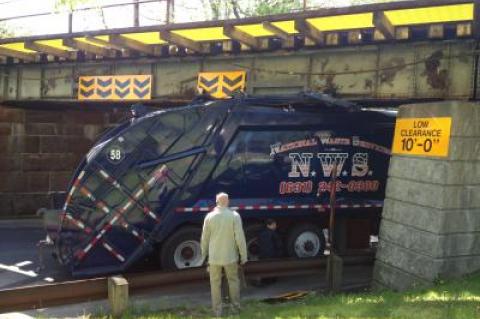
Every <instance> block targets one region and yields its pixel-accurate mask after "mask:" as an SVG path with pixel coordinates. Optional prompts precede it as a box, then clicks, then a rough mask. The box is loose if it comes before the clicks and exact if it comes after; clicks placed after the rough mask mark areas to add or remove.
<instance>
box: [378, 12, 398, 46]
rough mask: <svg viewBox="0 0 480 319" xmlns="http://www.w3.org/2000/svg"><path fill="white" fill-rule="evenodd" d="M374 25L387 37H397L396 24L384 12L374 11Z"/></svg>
mask: <svg viewBox="0 0 480 319" xmlns="http://www.w3.org/2000/svg"><path fill="white" fill-rule="evenodd" d="M373 25H374V26H375V27H376V28H377V30H378V31H380V32H381V33H382V34H383V36H384V37H385V39H389V40H391V39H394V38H395V26H394V25H393V24H392V23H391V22H390V20H389V19H388V17H387V16H386V15H385V13H384V12H381V11H378V12H374V13H373Z"/></svg>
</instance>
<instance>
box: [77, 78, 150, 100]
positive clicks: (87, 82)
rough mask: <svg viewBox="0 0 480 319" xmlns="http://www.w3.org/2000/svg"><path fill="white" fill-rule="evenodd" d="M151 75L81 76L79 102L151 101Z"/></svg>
mask: <svg viewBox="0 0 480 319" xmlns="http://www.w3.org/2000/svg"><path fill="white" fill-rule="evenodd" d="M151 98H152V76H151V75H106V76H81V77H80V78H79V80H78V99H79V100H150V99H151Z"/></svg>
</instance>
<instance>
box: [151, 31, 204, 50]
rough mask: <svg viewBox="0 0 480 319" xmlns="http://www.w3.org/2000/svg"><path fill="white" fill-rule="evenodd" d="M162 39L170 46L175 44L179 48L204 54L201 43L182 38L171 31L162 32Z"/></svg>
mask: <svg viewBox="0 0 480 319" xmlns="http://www.w3.org/2000/svg"><path fill="white" fill-rule="evenodd" d="M160 39H162V40H163V41H166V42H168V43H170V44H175V45H177V46H179V47H183V48H186V49H189V50H192V51H193V52H197V53H203V52H204V50H203V47H202V44H201V43H200V42H196V41H193V40H190V39H187V38H185V37H182V36H180V35H178V34H175V33H173V32H170V31H166V30H162V31H160Z"/></svg>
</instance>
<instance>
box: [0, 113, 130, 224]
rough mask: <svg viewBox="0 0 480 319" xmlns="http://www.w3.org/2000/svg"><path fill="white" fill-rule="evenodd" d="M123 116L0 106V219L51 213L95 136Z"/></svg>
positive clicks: (119, 114) (118, 114)
mask: <svg viewBox="0 0 480 319" xmlns="http://www.w3.org/2000/svg"><path fill="white" fill-rule="evenodd" d="M124 116H125V110H124V109H123V110H119V109H113V108H108V109H104V110H101V109H92V108H88V109H87V108H85V109H81V108H80V107H79V106H75V107H73V106H72V107H68V108H67V107H63V108H57V109H51V110H36V109H22V108H9V107H5V106H0V218H2V217H3V218H10V217H19V216H27V215H34V214H35V213H36V211H37V210H38V209H39V208H41V207H50V205H51V197H52V196H53V194H54V193H57V192H62V191H65V190H66V187H67V184H68V182H69V180H70V177H71V175H72V173H73V171H74V170H75V168H76V166H77V165H78V164H79V163H80V161H81V159H82V157H83V156H84V155H85V153H86V152H87V151H88V150H89V149H90V147H91V146H92V144H93V143H94V141H95V140H96V138H97V136H98V135H99V134H101V132H103V131H104V130H105V129H106V128H108V127H110V126H112V125H115V123H117V122H118V121H119V119H120V118H123V117H124Z"/></svg>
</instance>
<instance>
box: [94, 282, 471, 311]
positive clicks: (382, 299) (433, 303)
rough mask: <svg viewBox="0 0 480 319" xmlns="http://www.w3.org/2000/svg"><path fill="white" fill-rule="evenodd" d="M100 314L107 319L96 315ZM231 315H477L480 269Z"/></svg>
mask: <svg viewBox="0 0 480 319" xmlns="http://www.w3.org/2000/svg"><path fill="white" fill-rule="evenodd" d="M210 317H211V312H210V309H209V308H207V307H196V308H177V309H170V310H166V311H152V310H149V309H145V308H144V309H138V308H137V309H136V308H134V307H133V308H131V309H130V311H129V312H128V313H126V314H125V316H124V318H126V319H129V318H143V319H179V318H210ZM98 318H103V319H105V318H109V317H108V316H102V315H100V316H99V317H98ZM232 318H245V319H250V318H275V319H283V318H289V319H303V318H308V319H340V318H342V319H343V318H349V319H350V318H352V319H353V318H362V319H364V318H375V319H377V318H405V319H416V318H418V319H457V318H462V319H473V318H480V273H477V274H474V275H471V276H468V277H465V278H463V279H461V280H457V281H450V282H443V281H438V283H437V284H436V285H435V286H433V287H431V288H428V289H416V290H411V291H408V292H403V293H396V292H391V291H382V292H364V293H352V294H338V295H315V294H312V295H309V296H307V297H305V298H303V299H301V300H298V301H292V302H286V303H281V304H273V305H272V304H267V303H264V302H260V301H255V302H246V303H245V304H244V305H243V309H242V312H241V314H240V316H235V317H232Z"/></svg>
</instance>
